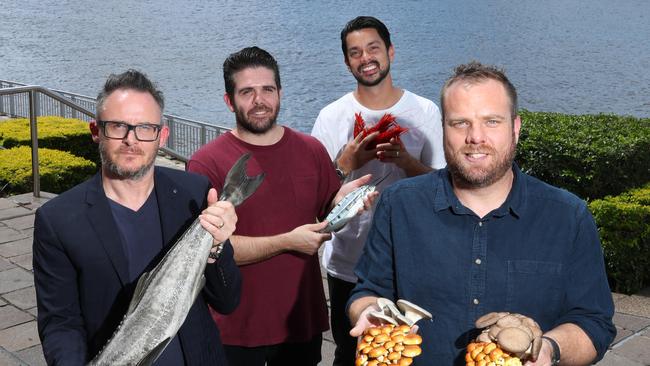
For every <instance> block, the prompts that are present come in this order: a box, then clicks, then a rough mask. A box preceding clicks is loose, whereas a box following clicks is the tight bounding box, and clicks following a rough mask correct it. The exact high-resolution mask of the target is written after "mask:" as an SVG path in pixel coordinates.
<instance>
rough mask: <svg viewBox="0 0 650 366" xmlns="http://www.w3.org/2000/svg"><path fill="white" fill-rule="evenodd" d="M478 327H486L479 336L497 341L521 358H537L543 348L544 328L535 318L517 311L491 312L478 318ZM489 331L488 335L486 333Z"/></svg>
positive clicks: (483, 339)
mask: <svg viewBox="0 0 650 366" xmlns="http://www.w3.org/2000/svg"><path fill="white" fill-rule="evenodd" d="M475 324H476V327H477V328H485V329H483V332H481V334H480V335H479V337H478V338H477V339H478V340H480V341H482V342H485V340H486V339H490V340H491V341H495V342H497V343H498V344H499V346H500V347H501V348H503V350H505V351H507V352H510V353H513V354H515V355H516V356H517V357H519V358H524V357H528V356H530V357H531V358H532V359H537V355H538V354H539V350H540V348H541V336H542V330H541V329H540V327H539V325H538V324H537V322H535V321H534V320H533V319H531V318H529V317H527V316H525V315H522V314H515V313H512V314H511V313H507V312H500V313H496V312H495V313H489V314H485V315H483V316H482V317H480V318H478V319H477V320H476V322H475ZM486 333H487V337H486V336H485V334H486Z"/></svg>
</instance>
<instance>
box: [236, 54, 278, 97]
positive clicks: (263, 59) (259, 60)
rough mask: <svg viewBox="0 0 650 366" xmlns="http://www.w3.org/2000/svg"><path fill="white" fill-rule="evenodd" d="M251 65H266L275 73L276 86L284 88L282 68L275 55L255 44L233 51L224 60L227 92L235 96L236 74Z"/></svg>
mask: <svg viewBox="0 0 650 366" xmlns="http://www.w3.org/2000/svg"><path fill="white" fill-rule="evenodd" d="M249 67H266V68H267V69H269V70H271V71H273V74H274V75H275V84H276V85H275V86H277V88H278V89H282V86H281V85H280V69H279V67H278V63H277V62H276V61H275V59H274V58H273V56H271V54H270V53H268V52H267V51H265V50H263V49H261V48H259V47H256V46H253V47H246V48H243V49H241V50H240V51H238V52H235V53H231V54H230V56H228V58H226V60H225V61H224V62H223V83H224V85H225V87H226V93H227V94H228V96H229V97H230V98H233V96H234V93H235V76H234V75H235V74H236V73H237V72H239V71H242V70H244V69H246V68H249Z"/></svg>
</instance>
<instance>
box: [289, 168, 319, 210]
mask: <svg viewBox="0 0 650 366" xmlns="http://www.w3.org/2000/svg"><path fill="white" fill-rule="evenodd" d="M291 184H292V186H293V187H292V188H293V195H294V199H295V204H296V206H295V207H297V208H299V209H300V210H301V211H303V210H304V211H305V212H307V213H310V214H313V215H316V214H317V213H318V212H317V211H318V204H319V202H318V200H319V197H318V177H317V176H316V175H295V176H292V177H291ZM314 218H316V217H315V216H314Z"/></svg>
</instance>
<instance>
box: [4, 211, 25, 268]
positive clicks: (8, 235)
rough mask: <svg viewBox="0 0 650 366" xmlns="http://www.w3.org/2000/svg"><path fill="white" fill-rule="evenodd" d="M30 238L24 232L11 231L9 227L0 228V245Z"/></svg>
mask: <svg viewBox="0 0 650 366" xmlns="http://www.w3.org/2000/svg"><path fill="white" fill-rule="evenodd" d="M0 213H1V212H0ZM30 236H31V235H30V234H27V233H25V232H22V231H20V230H16V229H13V228H10V227H1V228H0V244H4V243H9V242H12V241H16V240H20V239H25V238H28V237H30ZM0 255H3V254H2V253H0ZM3 256H4V255H3ZM5 257H6V256H5Z"/></svg>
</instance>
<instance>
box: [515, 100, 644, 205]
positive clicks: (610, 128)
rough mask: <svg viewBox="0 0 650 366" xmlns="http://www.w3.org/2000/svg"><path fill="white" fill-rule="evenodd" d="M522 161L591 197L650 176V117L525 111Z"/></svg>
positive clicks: (622, 188) (636, 184) (549, 178)
mask: <svg viewBox="0 0 650 366" xmlns="http://www.w3.org/2000/svg"><path fill="white" fill-rule="evenodd" d="M521 118H522V128H521V134H520V139H519V145H518V147H517V157H516V161H517V162H518V164H519V166H520V167H521V168H522V170H523V171H525V172H526V173H528V174H531V175H533V176H535V177H537V178H539V179H541V180H543V181H545V182H547V183H550V184H552V185H555V186H558V187H562V188H565V189H567V190H569V191H571V192H573V193H575V194H577V195H578V196H580V197H582V198H584V199H586V200H591V199H596V198H602V197H605V196H607V195H617V194H619V193H621V192H623V191H625V190H628V189H630V188H634V187H640V186H641V185H643V184H645V183H646V182H648V181H650V154H648V152H649V151H650V118H641V119H640V118H634V117H620V116H613V115H604V114H601V115H566V114H559V113H546V112H528V111H525V110H522V111H521Z"/></svg>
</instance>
